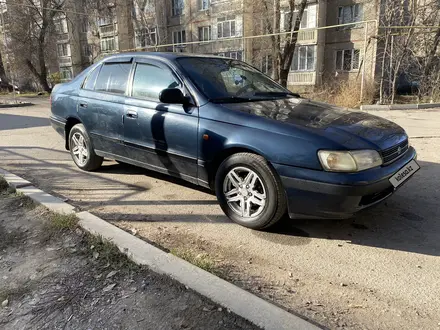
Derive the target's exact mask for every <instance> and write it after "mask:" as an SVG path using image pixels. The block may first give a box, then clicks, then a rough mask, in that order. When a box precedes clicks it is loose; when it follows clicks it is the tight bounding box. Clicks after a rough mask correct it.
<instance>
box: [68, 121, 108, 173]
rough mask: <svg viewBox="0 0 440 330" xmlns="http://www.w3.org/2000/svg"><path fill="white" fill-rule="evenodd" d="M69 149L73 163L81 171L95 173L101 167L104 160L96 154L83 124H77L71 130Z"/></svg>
mask: <svg viewBox="0 0 440 330" xmlns="http://www.w3.org/2000/svg"><path fill="white" fill-rule="evenodd" d="M69 149H70V155H71V156H72V159H73V161H74V162H75V164H76V166H78V167H79V168H80V169H82V170H84V171H94V170H96V169H98V168H99V167H101V165H102V162H103V160H104V159H103V158H102V157H99V156H97V155H96V154H95V151H94V150H93V147H92V143H91V141H90V137H89V135H88V134H87V131H86V129H85V127H84V125H83V124H76V125H75V126H73V127H72V129H71V130H70V133H69Z"/></svg>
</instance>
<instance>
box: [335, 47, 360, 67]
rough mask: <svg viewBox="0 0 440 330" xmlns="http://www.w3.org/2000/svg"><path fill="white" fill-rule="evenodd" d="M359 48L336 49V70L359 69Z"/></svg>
mask: <svg viewBox="0 0 440 330" xmlns="http://www.w3.org/2000/svg"><path fill="white" fill-rule="evenodd" d="M360 53H361V52H360V50H359V49H344V50H338V51H336V70H337V71H353V70H358V69H359V63H360V61H359V59H360Z"/></svg>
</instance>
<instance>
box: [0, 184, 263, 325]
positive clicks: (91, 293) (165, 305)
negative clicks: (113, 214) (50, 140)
mask: <svg viewBox="0 0 440 330" xmlns="http://www.w3.org/2000/svg"><path fill="white" fill-rule="evenodd" d="M47 217H48V213H47V211H45V210H44V209H43V208H42V207H35V206H33V205H27V202H26V200H24V199H23V198H20V197H17V196H13V195H6V194H5V193H4V192H3V193H0V251H1V253H0V278H1V281H0V304H2V307H0V328H1V329H8V330H12V329H167V330H168V329H256V327H254V326H253V325H251V324H249V323H248V322H246V321H244V320H242V319H241V318H238V317H236V316H235V315H234V314H232V313H228V311H227V310H225V309H222V308H220V307H219V306H217V305H215V304H213V303H212V302H210V301H208V300H207V299H205V298H203V297H201V296H199V295H198V294H196V293H194V292H192V291H190V290H187V289H186V288H185V287H183V286H182V285H180V284H178V283H176V282H174V281H172V280H170V279H169V278H167V277H165V276H160V275H157V274H155V273H153V272H150V271H148V270H147V269H144V268H140V267H137V266H135V265H133V264H131V263H130V262H129V261H128V260H126V259H125V258H124V257H121V256H119V257H118V256H117V255H116V256H115V255H114V254H113V253H114V251H112V252H109V251H108V249H109V248H108V247H107V248H104V247H102V246H98V244H99V242H98V243H97V245H96V246H95V247H94V248H93V249H91V247H92V246H91V245H90V242H89V241H88V239H87V237H86V235H85V234H84V233H83V232H82V231H81V230H79V229H77V230H75V231H69V230H67V231H60V230H54V229H53V228H51V227H50V226H49V225H48V223H49V221H50V220H48V219H47Z"/></svg>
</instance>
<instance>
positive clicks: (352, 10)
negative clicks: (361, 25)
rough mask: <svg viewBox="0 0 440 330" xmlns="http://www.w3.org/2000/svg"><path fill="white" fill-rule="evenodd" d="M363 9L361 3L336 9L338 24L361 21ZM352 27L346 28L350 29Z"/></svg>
mask: <svg viewBox="0 0 440 330" xmlns="http://www.w3.org/2000/svg"><path fill="white" fill-rule="evenodd" d="M362 12H363V7H362V4H361V3H357V4H354V5H350V6H343V7H339V8H338V24H348V23H356V22H360V21H362ZM351 27H353V26H348V28H351ZM345 28H346V27H345Z"/></svg>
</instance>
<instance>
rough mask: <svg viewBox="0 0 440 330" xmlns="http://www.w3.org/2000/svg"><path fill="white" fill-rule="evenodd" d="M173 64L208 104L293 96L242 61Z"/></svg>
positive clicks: (201, 60)
mask: <svg viewBox="0 0 440 330" xmlns="http://www.w3.org/2000/svg"><path fill="white" fill-rule="evenodd" d="M177 61H178V62H179V64H180V65H181V67H182V69H183V70H184V71H185V72H186V74H187V75H188V76H189V78H190V79H191V81H192V82H193V83H194V84H195V85H196V86H197V87H198V88H199V89H200V90H201V91H202V92H203V93H204V94H205V95H206V96H207V97H208V98H209V100H210V101H212V102H217V103H227V102H250V101H260V100H267V99H275V98H286V97H292V96H295V94H293V93H291V92H290V91H289V90H287V89H285V88H283V87H281V86H280V85H278V84H277V83H275V82H274V81H273V80H271V79H270V78H269V77H267V76H265V75H264V74H262V73H261V72H260V71H258V70H256V69H254V68H253V67H251V66H249V65H247V64H246V63H244V62H240V61H236V60H233V59H228V58H224V59H223V58H208V57H183V58H179V59H177Z"/></svg>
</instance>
